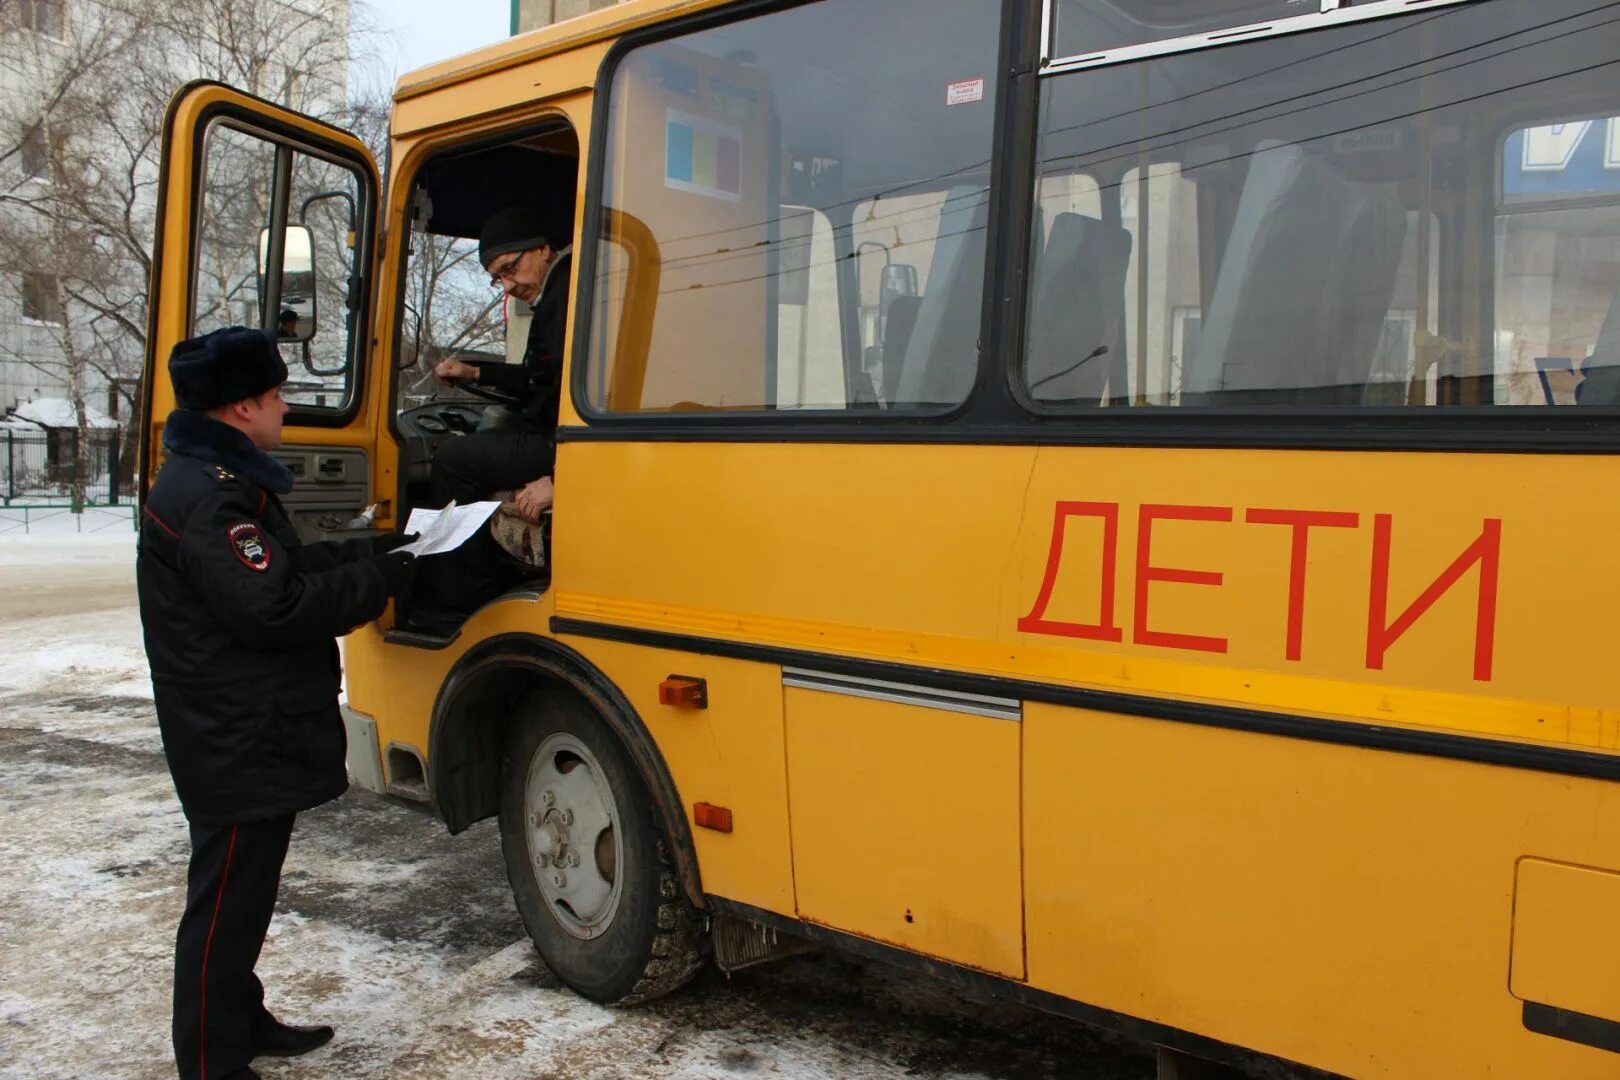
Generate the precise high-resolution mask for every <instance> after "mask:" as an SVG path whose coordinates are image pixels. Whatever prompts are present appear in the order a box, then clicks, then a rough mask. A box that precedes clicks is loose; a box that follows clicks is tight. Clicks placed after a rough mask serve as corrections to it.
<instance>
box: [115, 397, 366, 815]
mask: <svg viewBox="0 0 1620 1080" xmlns="http://www.w3.org/2000/svg"><path fill="white" fill-rule="evenodd" d="M163 441H164V445H165V446H166V447H167V448H168V450H169V457H168V460H167V461H165V462H164V464H163V468H162V470H161V471H160V472H159V473H158V477H157V480H156V481H155V482H154V483H153V485H152V489H151V491H150V492H148V493H147V496H146V502H145V505H144V506H143V508H142V513H141V531H140V542H139V549H138V554H137V556H136V561H135V569H136V585H137V592H138V593H139V597H140V609H141V623H142V628H143V630H144V632H145V637H146V655H147V659H148V660H149V661H150V663H151V667H152V691H153V698H154V700H155V703H156V705H157V718H158V727H159V729H160V730H161V731H162V735H163V749H164V753H165V754H166V755H167V757H168V762H169V771H170V773H171V774H172V775H173V777H174V786H175V790H176V791H177V792H178V794H179V796H180V803H181V807H182V808H183V809H184V811H185V814H186V817H187V818H188V819H189V820H190V821H191V822H193V823H195V824H199V825H210V826H220V825H229V824H237V823H242V822H249V821H257V820H262V819H267V818H273V817H282V816H285V815H288V814H293V813H297V812H298V811H300V810H307V809H309V808H311V807H314V806H318V805H320V804H321V803H323V802H326V801H328V800H329V799H333V798H336V797H337V796H338V795H341V794H342V793H343V791H344V790H345V789H346V788H347V787H348V777H347V775H346V772H345V769H344V756H345V745H344V744H345V738H344V733H343V721H342V717H341V715H340V713H339V711H338V705H337V695H338V685H339V660H338V649H337V642H336V641H335V640H334V639H335V638H336V637H337V636H339V635H341V634H344V633H347V632H348V631H349V630H351V629H353V628H354V627H356V626H358V625H360V624H361V623H364V622H367V621H368V620H371V619H373V618H376V617H377V616H378V615H380V614H381V613H382V611H383V607H384V605H385V604H386V603H387V601H388V594H387V586H386V581H385V576H384V573H383V569H382V567H381V566H380V565H379V564H378V562H377V561H376V560H375V559H374V558H372V557H371V556H374V555H376V554H378V553H379V552H380V551H381V550H383V547H384V545H387V544H390V543H391V540H371V539H364V540H353V541H348V542H344V543H321V544H307V545H306V544H302V543H300V542H299V539H298V535H297V533H296V532H295V531H294V529H293V525H292V522H291V521H290V519H289V518H288V516H287V512H286V510H284V509H283V508H282V505H281V500H280V499H279V498H278V497H277V492H285V491H287V490H290V488H291V486H292V476H291V473H289V472H288V471H287V469H286V467H285V466H283V465H281V464H280V463H279V462H277V461H275V460H274V459H273V458H271V457H269V455H267V454H265V453H264V452H263V451H261V450H258V449H257V448H256V447H254V446H253V444H252V442H251V441H249V440H248V438H247V437H246V436H245V435H243V434H242V433H240V432H238V431H237V430H236V429H234V428H232V427H230V426H228V425H226V424H222V423H220V422H219V421H217V420H214V419H212V418H211V417H208V416H206V415H204V414H202V413H196V412H188V411H185V410H179V411H176V412H174V413H172V414H171V415H170V417H169V420H168V423H167V425H166V428H165V430H164V437H163Z"/></svg>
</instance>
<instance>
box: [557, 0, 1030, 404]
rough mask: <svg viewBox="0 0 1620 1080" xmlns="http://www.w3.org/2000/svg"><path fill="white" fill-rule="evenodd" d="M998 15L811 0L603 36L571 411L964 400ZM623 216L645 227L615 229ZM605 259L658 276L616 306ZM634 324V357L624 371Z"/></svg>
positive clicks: (974, 360) (625, 284)
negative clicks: (607, 52) (583, 349)
mask: <svg viewBox="0 0 1620 1080" xmlns="http://www.w3.org/2000/svg"><path fill="white" fill-rule="evenodd" d="M999 25H1000V6H999V5H998V4H997V3H995V2H994V0H962V2H960V3H956V4H949V5H942V4H937V3H934V2H932V0H892V2H889V3H885V4H880V5H874V4H871V3H869V2H867V0H821V2H820V3H813V4H803V5H799V6H796V7H792V8H787V9H783V10H778V11H771V12H766V13H764V14H756V15H751V16H748V17H743V18H735V19H733V20H731V21H729V22H725V23H723V24H720V25H716V26H712V27H708V28H705V29H701V30H695V31H692V32H690V33H686V34H682V35H680V36H677V37H673V38H670V39H667V40H664V41H658V42H652V43H648V44H645V45H642V46H639V47H637V48H635V49H632V50H631V51H629V52H628V53H627V54H625V56H624V57H623V59H622V60H621V61H620V62H619V64H618V67H617V68H616V69H615V70H614V73H613V77H612V86H611V89H610V110H609V114H608V115H609V117H610V120H609V130H608V133H607V142H606V146H607V152H606V155H605V159H604V161H603V163H602V166H603V169H602V178H603V179H602V189H601V194H600V201H601V205H602V210H603V218H604V223H605V225H606V228H605V230H604V235H603V236H602V237H601V238H600V239H599V241H598V243H597V244H595V245H594V251H593V253H592V254H593V256H594V258H595V265H593V266H591V267H590V268H588V269H589V278H588V279H587V282H588V284H587V288H589V289H591V290H593V296H592V303H591V305H590V314H591V318H592V319H594V320H596V323H597V329H595V330H592V331H591V335H590V339H589V340H590V342H591V349H590V352H589V356H588V360H587V363H588V368H587V372H586V378H585V385H586V386H587V388H588V390H589V393H588V395H587V398H586V401H585V402H584V406H585V411H586V413H587V415H588V414H589V413H590V412H591V411H593V410H594V411H599V412H605V413H679V414H683V415H684V414H692V416H693V418H694V419H696V418H701V417H703V416H704V415H707V414H713V413H716V412H721V411H725V412H772V411H777V412H787V411H795V412H803V411H810V410H820V411H838V410H845V409H871V408H874V407H878V406H881V407H883V408H886V409H912V410H932V411H943V410H946V409H949V408H951V407H953V406H955V405H957V404H958V403H960V402H961V401H962V400H964V399H965V398H966V396H967V394H968V392H969V390H970V389H971V388H972V386H973V385H974V383H975V381H976V380H977V377H978V360H979V337H980V334H979V316H980V312H981V311H982V310H983V293H984V267H985V262H986V258H985V255H986V253H985V228H986V221H987V218H988V198H987V191H988V184H989V174H990V159H991V157H992V141H993V138H992V137H993V128H994V117H995V91H996V77H995V74H996V48H997V42H998V32H997V31H998V27H999ZM851 26H859V27H860V28H861V29H860V32H859V33H858V34H854V35H851V33H850V27H851ZM630 222H635V223H638V225H639V227H642V228H644V229H645V233H646V237H645V241H646V242H644V243H639V244H634V243H632V242H631V241H630V240H627V239H626V237H625V236H623V235H622V234H621V233H620V232H619V231H617V230H618V229H619V228H620V226H623V225H626V224H627V223H630ZM630 247H635V248H636V251H635V253H634V254H633V255H632V256H631V257H630V258H629V259H628V260H626V259H625V258H624V257H623V256H622V254H621V251H622V250H623V249H626V248H630ZM627 267H628V268H629V269H635V268H638V267H639V268H640V270H641V271H642V279H643V280H644V281H649V282H650V281H652V280H653V279H654V278H656V279H657V288H656V291H654V292H651V293H650V294H649V296H650V300H651V303H650V304H648V305H647V306H646V310H644V311H641V312H640V313H638V314H635V315H632V314H631V312H629V311H628V310H627V309H625V307H624V301H625V297H626V293H625V290H626V289H627V288H631V285H630V283H629V280H628V277H629V275H628V274H627ZM586 269H587V268H584V267H582V272H584V271H585V270H586ZM897 305H898V306H897ZM891 311H897V312H898V315H897V316H896V317H895V318H894V320H893V322H892V326H893V328H894V331H895V332H894V333H893V334H889V333H887V328H888V327H889V326H890V325H891V323H890V318H889V316H890V313H891ZM604 320H607V321H610V322H616V324H617V325H615V326H614V327H613V328H612V329H611V330H607V329H604V328H603V321H604ZM908 327H909V329H908ZM632 330H634V331H635V332H636V333H644V334H645V335H646V341H647V347H646V350H645V367H644V370H640V371H636V372H633V373H632V374H633V377H626V376H625V375H624V373H623V370H622V369H624V367H625V357H624V356H620V355H618V354H619V353H627V354H628V352H629V350H626V349H625V348H624V345H623V342H624V341H625V340H626V337H627V335H628V334H629V333H630V332H631V331H632ZM610 335H613V340H615V341H617V342H618V346H617V348H614V349H610V348H609V343H610ZM637 355H640V353H639V351H637ZM609 369H612V374H611V375H609V374H608V371H609ZM621 387H622V388H625V389H624V392H617V389H616V388H621ZM632 390H633V392H631V391H632Z"/></svg>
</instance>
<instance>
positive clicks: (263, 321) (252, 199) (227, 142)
mask: <svg viewBox="0 0 1620 1080" xmlns="http://www.w3.org/2000/svg"><path fill="white" fill-rule="evenodd" d="M158 186H159V190H158V223H157V238H156V246H155V250H154V252H153V259H152V276H151V282H150V296H149V314H148V326H147V352H146V358H145V374H144V377H143V379H142V402H141V403H142V436H143V438H142V440H141V496H142V498H143V499H144V498H145V494H146V490H147V487H148V486H149V485H150V484H151V482H152V480H153V478H154V477H155V476H156V475H157V470H158V467H159V466H160V465H161V464H162V458H163V454H162V450H161V448H162V445H163V426H164V423H165V420H166V418H167V417H168V415H169V412H170V411H171V410H172V409H173V408H174V405H175V399H174V390H173V387H172V386H171V385H170V382H169V375H168V358H169V354H170V352H171V351H172V350H173V348H174V346H175V344H176V343H177V342H179V341H182V340H184V339H186V338H188V337H192V336H195V335H197V334H203V333H207V332H208V331H210V330H215V329H218V328H219V327H222V326H231V325H236V324H241V325H247V326H258V327H263V328H265V329H274V330H275V331H276V333H277V336H278V339H279V342H280V347H281V353H282V357H283V359H285V360H286V362H287V368H288V371H289V373H290V374H289V377H288V380H287V383H286V385H285V386H284V387H283V388H282V394H283V396H284V397H285V398H286V400H287V401H288V403H289V405H290V406H291V410H290V412H289V413H288V415H287V419H286V423H285V427H284V429H283V445H282V447H281V448H280V449H279V450H276V451H274V452H273V456H274V457H276V458H277V459H278V460H280V461H281V462H283V463H284V464H285V465H287V466H288V468H290V469H291V470H292V473H293V477H294V487H293V490H292V492H291V493H290V494H289V495H287V496H286V497H285V498H284V499H283V502H284V503H285V505H286V507H287V511H288V513H289V514H290V515H291V516H292V519H293V521H294V522H295V524H296V525H297V527H298V529H299V532H300V533H301V534H302V535H303V537H304V539H305V540H306V541H307V540H316V539H328V538H339V537H342V536H344V535H345V534H347V533H349V532H350V531H351V530H359V529H364V528H368V527H369V520H370V519H375V521H376V522H377V524H383V523H385V522H387V521H389V520H390V519H391V516H392V508H391V506H390V502H391V499H392V485H391V482H390V483H389V485H388V486H387V487H384V486H383V484H382V483H381V482H380V480H379V477H380V476H381V475H382V473H383V471H384V470H382V469H380V468H379V464H378V462H377V447H376V441H377V436H376V433H377V431H378V425H377V423H375V420H374V417H373V415H372V414H373V413H374V411H375V408H376V401H379V400H380V399H381V396H382V395H381V392H382V391H386V389H387V387H386V385H383V386H381V390H380V391H379V389H378V386H377V385H376V384H378V383H379V382H380V383H383V384H386V381H387V380H386V378H385V375H386V372H379V371H376V370H368V356H367V340H368V332H367V330H368V326H369V322H370V309H371V304H372V296H373V293H374V288H373V281H372V267H373V265H374V262H375V257H374V252H375V245H376V222H377V205H378V195H379V191H380V188H381V183H380V180H379V177H378V173H377V166H376V162H375V161H374V160H373V158H372V155H371V153H370V152H369V151H368V150H367V149H366V147H365V145H364V144H363V143H361V142H360V140H359V139H357V138H356V137H355V136H353V135H352V134H350V133H348V132H346V131H341V130H339V129H337V128H334V127H331V126H330V125H327V124H323V123H321V122H320V121H318V120H315V119H313V118H311V117H308V116H305V115H303V114H301V113H296V112H292V111H290V110H288V109H285V108H281V107H279V106H277V105H273V104H271V103H270V102H267V101H263V100H261V99H259V98H255V97H252V96H250V95H248V94H244V93H242V92H241V91H238V90H234V89H232V88H230V87H228V86H224V85H222V84H220V83H214V82H195V83H191V84H189V85H187V86H185V87H183V88H181V90H180V91H179V92H178V93H176V94H175V96H174V99H173V100H172V101H171V102H170V103H169V110H168V115H167V117H166V119H165V122H164V129H163V158H162V169H161V172H160V176H159V182H158ZM368 399H369V400H368ZM391 470H392V463H391V462H390V463H389V465H388V469H387V471H389V472H390V473H391ZM374 503H375V504H378V506H377V509H376V511H374V512H373V513H371V514H369V515H368V514H367V513H366V511H367V508H368V507H370V506H372V505H373V504H374Z"/></svg>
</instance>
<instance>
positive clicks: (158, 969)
mask: <svg viewBox="0 0 1620 1080" xmlns="http://www.w3.org/2000/svg"><path fill="white" fill-rule="evenodd" d="M133 563H134V543H133V537H132V536H131V535H130V534H128V533H124V534H121V535H109V536H98V535H84V536H80V535H77V534H70V535H59V536H55V537H49V536H48V537H37V536H31V537H14V536H6V535H0V642H3V643H4V645H5V649H4V652H3V653H0V814H3V815H4V820H5V822H6V827H5V829H4V830H0V1080H24V1078H28V1080H34V1078H39V1080H76V1078H79V1077H90V1076H94V1077H132V1078H137V1080H148V1078H150V1080H159V1078H163V1077H169V1076H172V1075H173V1064H172V1062H171V1059H170V1048H169V1036H168V1031H169V984H170V965H171V963H172V948H173V933H174V926H175V923H176V921H177V919H178V918H179V913H180V909H181V906H182V903H183V898H184V884H185V865H186V859H187V856H188V844H187V838H186V831H185V822H184V819H183V818H182V817H181V815H180V812H179V808H178V805H177V804H176V802H175V799H174V793H173V789H172V787H171V786H170V782H169V779H168V774H167V772H166V770H165V768H164V764H163V757H162V750H161V746H160V744H159V741H158V738H157V730H156V722H155V718H154V717H153V715H152V709H151V700H150V685H149V683H148V682H147V675H146V667H145V660H144V657H143V656H142V653H141V649H140V627H139V621H138V619H137V617H136V613H135V603H134V573H133ZM259 972H260V975H261V976H262V977H263V979H264V981H265V984H266V986H267V988H268V993H269V1003H270V1004H271V1006H272V1007H273V1008H275V1009H276V1010H277V1011H278V1012H280V1013H281V1014H282V1015H284V1016H286V1017H287V1018H288V1019H290V1020H294V1021H312V1020H317V1019H318V1020H321V1021H325V1022H329V1023H332V1024H334V1025H335V1026H336V1027H337V1029H338V1037H337V1039H336V1041H335V1042H334V1043H333V1044H332V1045H331V1046H330V1047H327V1048H325V1049H323V1050H321V1051H319V1052H317V1053H315V1054H313V1055H310V1056H309V1057H307V1058H301V1059H295V1060H290V1061H267V1062H261V1063H259V1064H258V1065H257V1066H256V1067H258V1068H260V1070H261V1072H262V1073H263V1075H265V1076H266V1077H267V1078H271V1080H275V1078H283V1080H316V1078H318V1077H329V1076H343V1077H351V1078H357V1080H373V1078H375V1080H382V1078H396V1077H405V1078H425V1080H439V1078H443V1080H451V1078H455V1080H460V1078H464V1077H479V1078H480V1080H483V1078H488V1080H519V1078H542V1077H543V1078H553V1080H560V1078H569V1080H572V1078H576V1077H578V1078H603V1080H606V1078H619V1077H623V1078H632V1077H634V1078H641V1077H649V1078H659V1080H662V1078H671V1080H673V1078H699V1077H755V1076H758V1077H774V1078H785V1080H808V1078H813V1077H848V1078H851V1080H880V1078H882V1080H886V1078H892V1077H902V1076H924V1077H939V1078H947V1077H948V1078H952V1080H956V1078H962V1080H966V1078H970V1077H1059V1076H1061V1077H1077V1078H1093V1080H1142V1078H1145V1077H1147V1076H1149V1075H1151V1068H1152V1066H1151V1063H1150V1061H1149V1059H1148V1058H1147V1057H1146V1056H1145V1053H1144V1051H1142V1050H1141V1049H1140V1048H1135V1047H1130V1046H1120V1045H1115V1044H1113V1043H1108V1042H1103V1041H1101V1040H1099V1039H1098V1038H1096V1037H1095V1036H1093V1035H1091V1034H1090V1033H1088V1032H1087V1031H1086V1030H1085V1029H1083V1028H1080V1027H1078V1026H1076V1025H1072V1024H1069V1023H1066V1022H1063V1021H1058V1020H1055V1019H1052V1018H1050V1017H1045V1016H1042V1015H1040V1014H1036V1013H1031V1012H1028V1011H1025V1010H1020V1009H1016V1008H1013V1007H1010V1006H1006V1005H992V1004H983V1003H977V1002H964V1001H961V1000H958V999H957V998H956V997H955V996H954V995H952V994H951V993H950V992H948V991H946V990H945V989H943V988H942V987H939V986H937V985H935V984H932V983H929V982H926V981H923V980H920V979H917V978H915V977H912V976H909V975H902V974H899V973H896V972H892V971H890V970H888V969H885V968H881V967H877V966H869V965H865V964H862V963H858V962H855V961H851V960H848V959H844V958H840V957H837V956H831V955H827V956H808V957H798V958H795V959H792V960H788V961H783V962H781V963H778V964H776V965H772V966H768V967H764V968H760V969H756V970H752V971H748V972H743V973H741V974H739V975H737V976H735V977H734V978H731V979H726V978H724V977H722V976H721V975H719V974H718V973H715V972H712V971H711V972H709V973H707V974H705V975H703V976H700V977H699V979H698V980H697V981H696V982H695V983H694V984H693V985H692V986H690V987H688V988H686V989H685V990H682V991H680V992H678V993H676V994H673V995H671V996H670V997H668V998H664V999H662V1000H660V1001H657V1002H653V1003H652V1004H650V1005H646V1006H643V1007H640V1008H636V1009H628V1010H620V1009H604V1008H601V1007H599V1006H596V1005H594V1004H592V1003H590V1002H588V1001H585V1000H584V999H582V998H579V997H577V996H575V995H574V994H572V993H571V992H569V991H568V990H567V989H566V988H564V987H562V986H561V985H560V984H559V983H558V982H557V980H556V979H555V978H554V977H553V976H552V975H551V974H550V972H549V971H547V970H546V968H545V967H544V965H543V964H542V963H541V962H540V961H539V959H538V957H537V956H536V954H535V953H534V950H533V949H532V947H531V946H530V945H529V942H528V939H527V937H526V936H525V935H524V932H523V929H522V926H521V924H520V923H519V920H518V917H517V913H516V911H515V909H514V908H513V905H512V901H511V896H510V892H509V891H508V888H507V884H506V880H505V874H504V869H503V866H502V862H501V858H500V852H499V842H498V836H497V833H496V831H495V828H494V825H493V823H491V822H482V823H480V824H478V825H475V826H474V827H473V828H472V829H470V830H468V832H466V833H464V834H462V835H461V836H458V837H450V836H448V835H447V834H446V832H445V829H444V827H443V826H442V825H441V824H440V823H438V822H437V821H436V820H434V819H433V818H431V817H430V816H429V815H428V814H426V813H424V812H423V811H421V810H419V809H417V808H414V807H410V806H406V805H403V804H400V803H397V802H394V801H392V800H387V799H383V798H380V797H377V796H373V795H370V794H368V793H365V792H357V791H356V792H350V793H349V794H348V795H347V796H345V797H344V798H342V799H340V800H338V801H336V802H334V803H331V804H328V805H327V806H324V807H321V808H320V809H318V810H315V811H312V812H309V813H306V814H303V815H300V817H299V821H298V828H297V830H296V832H295V833H294V836H293V843H292V850H291V853H290V854H289V856H288V860H287V866H286V870H285V873H284V874H283V879H282V889H281V894H280V901H279V905H278V911H277V915H276V919H275V922H274V923H273V924H272V926H271V933H270V938H269V940H268V942H267V944H266V947H265V954H264V957H263V958H262V960H261V961H260V965H259Z"/></svg>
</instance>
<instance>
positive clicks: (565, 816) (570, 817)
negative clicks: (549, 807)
mask: <svg viewBox="0 0 1620 1080" xmlns="http://www.w3.org/2000/svg"><path fill="white" fill-rule="evenodd" d="M562 823H563V824H564V825H572V824H573V823H574V812H573V811H572V810H564V811H563V812H562Z"/></svg>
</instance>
